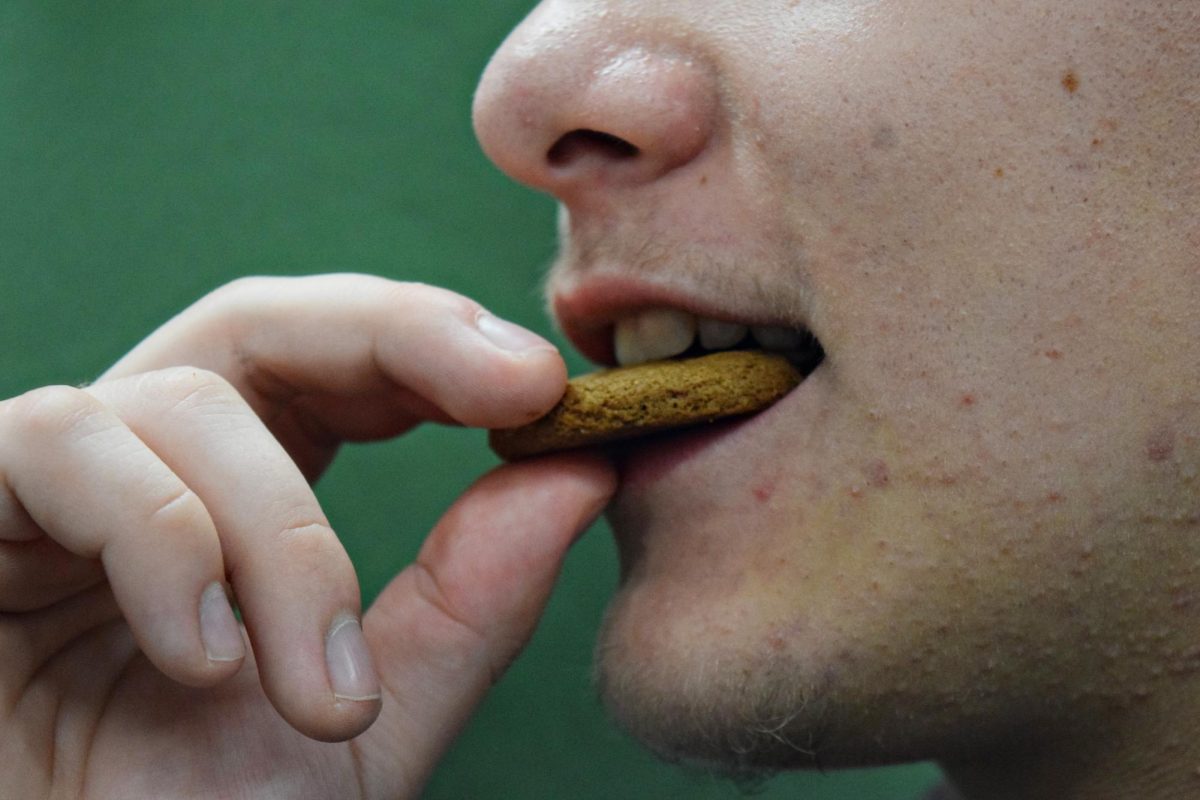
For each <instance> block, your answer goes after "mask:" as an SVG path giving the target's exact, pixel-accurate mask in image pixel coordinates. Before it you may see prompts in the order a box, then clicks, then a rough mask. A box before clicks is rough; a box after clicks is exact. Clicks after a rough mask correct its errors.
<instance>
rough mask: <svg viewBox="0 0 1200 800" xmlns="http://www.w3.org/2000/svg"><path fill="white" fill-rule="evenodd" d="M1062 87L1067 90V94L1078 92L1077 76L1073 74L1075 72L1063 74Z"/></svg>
mask: <svg viewBox="0 0 1200 800" xmlns="http://www.w3.org/2000/svg"><path fill="white" fill-rule="evenodd" d="M1062 87H1063V88H1064V89H1066V90H1067V93H1068V94H1075V93H1076V92H1077V91H1079V76H1078V75H1076V74H1075V70H1073V69H1069V70H1067V71H1066V72H1065V73H1063V76H1062Z"/></svg>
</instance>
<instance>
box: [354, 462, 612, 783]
mask: <svg viewBox="0 0 1200 800" xmlns="http://www.w3.org/2000/svg"><path fill="white" fill-rule="evenodd" d="M615 489H616V474H615V471H614V470H613V468H612V467H611V466H610V465H609V464H607V463H606V462H604V461H602V460H601V459H599V458H597V457H594V456H589V455H580V454H571V455H561V456H551V457H547V458H542V459H537V460H532V461H526V462H520V463H516V464H508V465H505V466H502V467H499V468H497V469H496V470H494V471H493V472H491V473H489V474H488V475H486V476H484V477H483V478H482V479H481V480H480V481H479V482H477V483H476V484H475V485H474V486H472V487H471V488H470V489H468V490H467V492H466V493H465V494H464V495H463V496H462V497H461V498H460V499H459V500H458V502H456V503H455V504H454V506H453V507H452V508H451V509H450V510H449V511H448V512H447V513H446V515H445V516H444V517H443V518H442V520H441V521H440V522H439V523H438V524H437V526H436V527H435V528H434V530H433V533H431V534H430V536H429V538H428V539H427V540H426V542H425V544H424V546H423V547H422V549H421V552H420V554H419V555H418V556H417V560H416V562H415V563H414V564H412V565H410V566H409V567H408V568H406V569H405V570H404V571H403V572H401V573H400V574H399V575H397V576H396V578H395V579H394V580H393V581H392V582H391V584H389V585H388V587H387V588H386V589H385V590H384V591H383V593H382V594H381V595H380V596H379V598H378V600H377V601H376V602H375V605H374V606H373V607H372V608H371V610H370V612H368V614H367V615H366V618H365V619H364V621H363V625H364V629H365V633H366V636H367V639H368V641H369V642H370V645H371V650H372V654H373V656H374V661H375V663H376V665H378V668H379V670H380V679H381V684H382V685H383V692H384V698H383V710H382V711H381V713H380V716H379V719H378V721H377V722H376V723H375V725H374V726H372V727H371V729H370V730H369V731H367V733H366V734H364V735H363V736H362V737H360V739H359V740H358V746H359V748H360V758H361V760H362V761H361V763H362V768H363V772H364V776H363V777H364V784H365V786H366V788H367V789H368V792H367V793H368V796H383V797H397V796H402V797H409V796H415V795H416V794H417V793H418V792H419V791H420V790H421V788H422V786H423V785H424V782H425V781H426V780H427V778H428V776H429V774H430V773H431V772H432V770H433V767H434V766H435V765H436V763H437V760H438V759H439V758H440V757H441V755H442V753H443V752H444V751H445V749H446V748H447V747H448V746H449V744H450V742H451V741H452V740H453V739H454V737H455V736H456V735H457V734H458V732H459V731H460V730H461V728H462V727H463V725H464V724H465V723H466V721H467V719H468V718H469V717H470V715H471V713H472V711H473V710H474V709H475V706H476V705H477V704H478V703H479V702H480V701H481V700H482V699H483V696H484V694H485V693H486V692H487V690H488V689H489V688H490V687H491V685H492V684H493V683H495V682H496V681H497V680H498V679H499V677H500V675H501V674H502V673H503V672H504V670H505V669H506V668H507V667H508V665H509V664H510V663H511V662H512V660H513V659H514V658H515V657H516V656H517V654H518V653H519V652H520V650H521V649H522V648H523V647H524V646H525V644H526V642H528V640H529V637H530V636H531V635H532V634H533V630H534V628H535V626H536V624H537V620H538V618H539V617H540V616H541V613H542V609H543V608H544V607H545V605H546V601H547V599H548V598H549V596H550V591H551V589H552V588H553V586H554V582H555V580H556V579H557V577H558V572H559V568H560V567H561V566H562V561H563V558H564V556H565V555H566V553H567V550H568V549H569V548H570V545H571V543H572V542H573V541H574V540H575V538H576V537H577V536H578V535H579V534H580V533H581V532H582V531H583V530H584V529H585V528H586V527H587V526H588V525H589V524H591V522H592V521H593V520H594V519H595V518H596V516H597V515H598V514H599V513H600V511H601V509H602V508H603V507H604V505H605V504H606V503H607V502H608V500H609V499H610V498H611V497H612V494H613V492H614V491H615Z"/></svg>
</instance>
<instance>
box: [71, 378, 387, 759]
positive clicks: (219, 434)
mask: <svg viewBox="0 0 1200 800" xmlns="http://www.w3.org/2000/svg"><path fill="white" fill-rule="evenodd" d="M88 391H90V392H92V393H93V394H95V395H96V396H97V397H98V398H99V399H101V400H102V401H103V402H105V403H107V404H108V405H109V406H110V407H112V408H113V409H114V410H116V411H117V413H118V414H119V415H120V416H121V418H122V419H123V420H124V421H125V423H126V424H127V425H128V426H129V427H130V429H132V430H133V431H134V432H135V433H137V435H138V436H139V437H140V438H141V439H143V440H144V441H145V442H146V443H147V444H148V445H149V446H150V447H151V448H152V449H153V450H154V451H155V452H156V453H157V454H158V455H159V457H160V458H161V459H162V460H163V462H164V463H166V464H167V465H168V466H170V467H171V469H172V470H174V471H175V473H176V474H177V475H179V477H180V478H182V479H183V481H184V482H185V483H186V484H187V485H188V486H189V487H190V488H191V489H192V491H194V492H195V493H196V494H197V495H199V497H200V498H201V499H202V500H203V502H204V504H205V506H206V507H207V509H208V510H209V513H210V514H211V515H212V519H213V522H214V523H215V524H216V527H217V531H218V535H219V537H220V541H221V549H222V553H223V555H224V558H225V564H226V569H227V571H228V573H229V579H230V583H231V584H232V585H233V589H234V592H235V594H236V596H237V601H238V604H239V605H240V607H241V609H242V611H243V615H244V621H245V625H246V629H247V631H248V633H249V634H250V641H251V645H252V647H253V648H254V651H255V656H256V659H257V662H258V668H259V671H260V674H261V678H262V682H263V688H264V690H265V691H266V694H267V696H268V697H269V698H270V699H271V702H272V703H273V704H274V705H275V707H276V708H277V709H278V710H279V712H280V713H281V714H282V715H283V716H284V718H285V719H287V720H288V721H289V722H290V723H291V724H292V725H293V726H295V727H296V728H297V729H299V730H300V731H301V732H303V733H305V734H307V735H309V736H312V737H314V738H319V739H333V738H344V737H346V736H349V735H353V734H354V733H357V732H358V731H360V730H362V729H363V728H365V727H366V726H367V725H368V724H370V722H371V721H372V720H373V719H374V717H375V715H376V714H377V713H378V709H379V689H378V684H377V681H376V679H375V675H374V671H373V669H372V667H371V665H370V663H369V660H368V658H367V656H366V655H365V647H361V646H360V637H361V634H360V633H359V631H360V630H361V628H360V627H359V621H358V620H359V618H360V595H359V587H358V580H357V578H356V576H355V574H354V569H353V567H352V565H351V563H350V559H349V557H348V556H347V555H346V552H345V550H344V549H343V548H342V545H341V543H340V542H339V541H338V538H337V536H336V535H335V534H334V532H333V530H332V528H331V527H330V525H329V521H328V519H327V518H326V517H325V515H324V513H323V512H322V510H321V507H320V504H319V503H318V502H317V499H316V497H315V495H314V494H313V492H312V489H311V487H310V486H309V484H308V481H307V480H306V479H305V478H304V476H303V474H302V473H301V472H300V469H299V468H298V467H297V466H296V465H295V463H294V462H293V461H292V460H291V458H290V457H289V456H288V454H287V452H286V451H285V450H284V449H283V447H282V446H281V445H280V444H279V442H278V441H276V439H275V438H274V437H273V436H272V435H271V433H270V431H268V430H267V428H266V426H265V425H264V424H263V423H262V421H261V420H260V419H259V418H258V417H257V416H256V415H255V414H254V412H253V411H252V410H251V409H250V407H249V406H248V405H247V404H246V403H245V401H244V400H243V399H242V398H241V397H240V396H239V395H238V393H237V392H236V390H234V389H233V387H232V386H230V385H229V384H228V383H227V382H226V381H224V380H223V379H222V378H220V377H219V376H217V375H215V374H213V373H210V372H206V371H204V370H198V369H191V368H186V367H181V368H174V369H167V370H160V371H157V372H151V373H146V374H144V375H139V376H133V377H129V378H123V379H119V380H114V381H107V382H103V383H100V384H97V385H95V386H93V387H91V388H90V389H89V390H88Z"/></svg>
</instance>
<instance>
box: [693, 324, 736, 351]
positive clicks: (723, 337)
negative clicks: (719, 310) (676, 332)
mask: <svg viewBox="0 0 1200 800" xmlns="http://www.w3.org/2000/svg"><path fill="white" fill-rule="evenodd" d="M696 330H697V332H698V333H699V334H700V345H701V346H702V347H703V348H704V349H705V350H728V349H729V348H730V347H733V346H734V345H735V344H737V343H738V342H740V341H741V340H742V339H744V338H746V326H745V325H740V324H738V323H736V322H725V321H723V320H719V319H701V320H698V321H697V322H696Z"/></svg>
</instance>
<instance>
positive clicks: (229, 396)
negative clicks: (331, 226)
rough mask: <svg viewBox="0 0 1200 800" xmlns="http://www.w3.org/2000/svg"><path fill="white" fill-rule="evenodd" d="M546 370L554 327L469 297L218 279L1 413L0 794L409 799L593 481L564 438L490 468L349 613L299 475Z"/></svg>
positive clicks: (535, 601)
mask: <svg viewBox="0 0 1200 800" xmlns="http://www.w3.org/2000/svg"><path fill="white" fill-rule="evenodd" d="M564 382H565V368H564V366H563V363H562V360H561V358H560V357H559V356H558V354H557V352H556V351H555V350H554V348H553V347H552V346H551V345H549V343H546V342H545V341H544V340H541V339H540V338H538V337H535V336H534V335H533V334H531V333H529V332H527V331H524V330H522V329H518V328H516V327H515V326H512V325H511V324H509V323H506V322H502V321H500V320H498V319H496V318H495V317H492V316H491V315H490V314H487V313H486V312H484V311H483V310H482V309H481V308H480V307H479V306H478V305H476V304H474V303H473V302H471V301H469V300H467V299H465V298H463V297H460V296H457V295H454V294H452V293H450V292H446V291H444V290H439V289H435V288H433V287H428V286H421V285H412V284H397V283H393V282H389V281H385V280H382V279H377V278H368V277H365V276H344V275H343V276H324V277H319V278H306V279H252V280H244V281H239V282H236V283H234V284H230V285H229V286H228V287H225V288H223V289H221V290H218V291H217V292H214V293H213V294H211V295H209V296H208V297H207V298H205V299H203V300H201V301H200V302H199V303H197V304H196V305H194V306H193V307H192V308H190V309H188V310H187V311H185V312H183V313H182V314H181V315H179V316H178V317H176V318H175V319H174V320H172V321H170V322H169V323H167V324H166V325H165V326H163V327H162V328H161V329H160V330H159V331H157V332H156V333H155V334H153V335H152V336H151V337H149V338H148V339H147V340H146V341H145V342H143V343H142V344H141V345H139V346H138V347H137V348H136V349H135V350H133V351H132V352H131V353H130V354H129V355H128V356H127V357H126V358H124V359H123V360H121V361H120V362H119V363H118V364H116V365H115V366H114V367H113V368H112V369H111V370H109V372H108V373H106V374H105V375H104V376H103V377H102V378H101V379H100V380H99V381H97V382H96V383H95V384H94V385H92V386H90V387H88V388H86V389H71V388H65V387H54V388H45V389H38V390H35V391H33V392H30V393H28V394H26V395H23V396H21V397H18V398H15V399H12V400H8V401H5V402H3V403H0V654H3V655H2V656H0V785H4V786H5V787H6V789H5V791H6V792H10V793H12V795H13V796H16V797H28V798H35V797H46V796H54V797H74V796H78V795H86V796H88V797H120V798H130V797H141V796H147V797H233V796H244V797H254V798H263V797H274V796H280V797H289V798H290V797H319V798H329V797H338V798H342V797H355V796H363V797H388V798H393V797H407V796H412V795H414V794H416V793H417V792H419V791H420V788H421V786H422V785H423V783H424V781H425V780H426V779H427V777H428V775H429V773H430V771H431V769H432V767H433V765H434V764H435V762H436V760H437V759H438V757H440V755H441V754H442V752H444V750H445V748H446V746H447V745H448V744H449V742H450V741H451V740H452V739H453V737H454V735H455V734H456V733H457V732H458V730H459V729H460V728H461V726H462V725H463V724H464V722H465V721H466V719H467V718H468V716H469V715H470V713H471V711H472V709H473V708H474V706H475V705H476V704H477V703H478V702H479V700H480V699H481V698H482V696H483V694H484V693H485V692H486V691H487V689H488V688H489V687H490V685H491V684H492V683H493V682H494V681H495V680H496V678H497V677H498V676H499V675H500V674H501V673H502V672H503V670H504V669H505V667H506V666H507V665H508V663H509V662H510V661H511V660H512V658H514V657H515V655H516V654H517V653H518V652H519V650H520V649H521V647H522V646H523V645H524V643H525V642H526V641H527V640H528V637H529V636H530V634H531V632H532V630H533V627H534V625H535V623H536V621H537V618H538V616H539V615H540V613H541V610H542V608H543V606H544V604H545V601H546V599H547V596H548V594H549V592H550V589H551V587H552V585H553V583H554V580H555V578H556V576H557V572H558V569H559V566H560V564H561V561H562V558H563V556H564V554H565V552H566V550H567V548H568V547H569V546H570V544H571V542H572V541H573V540H574V538H575V537H576V536H577V535H578V533H579V532H580V531H581V530H582V529H583V528H584V527H586V525H587V524H588V523H589V522H590V521H591V520H592V519H593V518H594V517H595V516H596V514H598V513H599V511H600V509H601V508H602V507H603V505H604V504H605V503H606V502H607V500H608V498H609V496H610V495H611V493H612V491H613V489H614V484H615V478H614V475H613V472H612V470H611V468H610V467H609V466H608V465H606V464H605V463H603V462H601V461H599V460H596V459H593V458H590V457H587V456H578V455H576V456H559V457H552V458H546V459H540V460H536V461H530V462H527V463H522V464H515V465H507V466H503V467H500V468H498V469H497V470H495V471H493V472H492V473H490V474H489V475H487V476H485V477H484V478H483V479H481V480H480V481H479V482H478V483H476V484H475V485H474V486H473V487H472V488H471V489H469V490H468V491H467V492H466V493H465V494H464V495H463V497H462V498H460V499H459V501H458V502H457V503H456V504H455V505H454V506H453V507H452V508H451V509H450V511H449V512H448V513H447V514H446V516H445V517H444V518H443V519H442V521H441V522H440V523H439V524H438V525H437V527H436V528H435V530H434V531H433V533H432V534H431V535H430V537H429V539H428V540H427V541H426V543H425V545H424V547H423V548H422V551H421V554H420V556H419V557H418V559H417V561H416V563H414V564H412V565H411V566H409V567H408V568H406V569H405V570H404V571H403V572H401V573H400V574H399V575H398V576H397V577H396V578H395V579H394V580H393V581H392V583H391V584H390V585H389V586H388V587H387V588H386V589H385V590H384V591H383V593H382V594H381V595H380V597H379V598H378V600H377V601H376V602H375V604H374V606H373V607H372V608H371V609H370V611H369V612H368V613H367V614H366V616H365V618H364V619H363V620H362V622H361V627H360V623H359V599H358V598H359V589H358V585H357V580H356V577H355V575H354V572H353V568H352V567H351V565H350V563H349V560H348V558H347V556H346V554H345V552H344V551H343V550H342V548H341V545H340V544H339V543H338V540H337V537H336V536H335V535H334V533H333V531H332V530H331V529H330V527H329V523H328V521H327V519H326V518H325V516H324V515H323V514H322V512H321V509H320V506H319V505H318V503H317V500H316V498H315V497H314V496H313V494H312V491H311V489H310V487H309V481H311V480H312V479H314V478H316V477H317V476H318V475H319V474H320V473H321V471H322V470H323V469H324V468H325V466H326V465H328V463H329V461H330V460H331V459H332V457H333V455H334V453H335V452H336V449H337V446H338V444H339V443H340V442H341V441H344V440H366V439H377V438H383V437H388V436H393V435H396V434H398V433H401V432H403V431H404V430H406V429H408V428H409V427H411V426H413V425H415V424H417V423H419V422H421V421H423V420H439V421H445V422H457V423H461V424H464V425H478V426H486V427H499V426H505V425H514V424H518V423H520V422H523V421H525V420H527V419H530V418H532V417H534V416H537V415H539V414H541V413H543V412H544V411H545V410H547V409H548V408H549V407H550V406H551V405H552V404H553V403H554V402H555V401H556V400H557V398H558V397H559V395H560V394H561V392H562V390H563V386H564ZM418 468H419V467H418ZM230 587H231V588H232V594H233V596H234V597H236V604H237V606H238V607H239V608H240V610H241V612H242V615H243V620H244V624H245V627H244V630H243V629H242V628H241V627H240V626H239V625H238V624H237V622H236V620H235V618H234V616H233V612H232V611H231V608H230V604H229V602H228V601H227V600H226V592H227V590H228V589H229V588H230ZM247 639H248V642H249V645H250V646H249V648H247V647H246V641H247ZM376 717H378V719H377V720H376ZM373 721H374V724H373V725H372V722H373ZM364 731H365V733H364ZM317 740H322V741H317ZM324 742H328V743H324Z"/></svg>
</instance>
